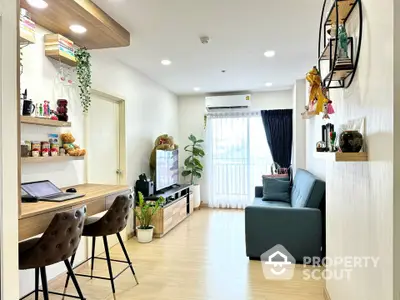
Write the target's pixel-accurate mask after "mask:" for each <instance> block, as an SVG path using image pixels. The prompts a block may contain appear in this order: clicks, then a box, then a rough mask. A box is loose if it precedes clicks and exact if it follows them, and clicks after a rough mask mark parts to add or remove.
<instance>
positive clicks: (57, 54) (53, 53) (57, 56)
mask: <svg viewBox="0 0 400 300" xmlns="http://www.w3.org/2000/svg"><path fill="white" fill-rule="evenodd" d="M44 54H45V55H46V56H47V57H49V58H52V59H54V60H56V61H58V62H61V63H63V64H66V65H68V66H71V67H76V60H72V59H70V58H69V57H66V56H64V55H63V52H62V51H60V50H45V52H44Z"/></svg>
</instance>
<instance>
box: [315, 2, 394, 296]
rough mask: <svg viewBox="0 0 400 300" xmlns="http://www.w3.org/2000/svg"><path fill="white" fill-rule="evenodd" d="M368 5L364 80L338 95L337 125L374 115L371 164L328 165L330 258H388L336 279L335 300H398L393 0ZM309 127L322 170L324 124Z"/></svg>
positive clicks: (332, 283) (369, 132) (360, 74)
mask: <svg viewBox="0 0 400 300" xmlns="http://www.w3.org/2000/svg"><path fill="white" fill-rule="evenodd" d="M362 3H363V9H364V33H363V42H362V48H361V54H360V63H359V66H358V70H357V75H356V77H355V80H354V82H353V84H352V86H351V87H350V88H349V89H346V90H332V91H331V99H332V100H333V103H334V107H335V109H336V115H335V125H336V126H338V125H339V124H343V123H346V122H347V121H348V120H352V119H357V118H360V117H365V118H366V143H367V146H368V152H369V153H368V155H369V162H364V163H360V162H359V163H334V162H328V163H327V164H326V182H327V199H326V201H327V256H328V257H331V258H335V257H347V256H351V257H354V256H373V257H379V258H380V261H379V265H378V268H373V267H372V266H369V267H368V268H355V269H354V270H353V271H352V273H351V279H350V280H328V281H327V283H326V286H327V290H328V292H329V294H330V296H331V299H332V300H341V299H352V300H376V299H382V300H391V299H394V295H393V286H394V282H393V263H394V258H393V257H394V253H393V209H394V205H393V163H394V161H393V140H394V128H393V104H394V96H393V33H394V31H393V1H392V0H382V1H378V2H377V1H375V0H364V1H362ZM355 13H356V14H357V9H356V10H355ZM353 21H354V20H353ZM353 24H354V23H353ZM350 25H351V24H350ZM349 28H350V29H351V28H352V26H350V27H349ZM308 122H309V124H308V126H307V130H308V132H307V135H308V136H310V137H311V138H310V140H309V141H308V142H307V155H308V156H307V166H308V168H309V169H310V170H312V171H314V172H315V170H317V173H318V172H321V173H322V172H323V167H322V165H323V164H325V163H324V162H322V161H317V160H315V159H313V158H312V153H313V152H314V151H315V142H316V141H318V140H319V139H320V136H321V133H320V131H321V129H320V127H319V125H320V123H321V121H320V120H318V119H317V118H315V119H313V120H311V121H308ZM397 256H398V253H396V257H397ZM341 268H343V266H339V269H341ZM328 269H329V270H332V267H329V268H328ZM397 284H398V283H397ZM395 299H399V294H398V292H397V293H396V298H395Z"/></svg>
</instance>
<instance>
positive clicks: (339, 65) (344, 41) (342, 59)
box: [335, 24, 353, 70]
mask: <svg viewBox="0 0 400 300" xmlns="http://www.w3.org/2000/svg"><path fill="white" fill-rule="evenodd" d="M338 37H339V44H338V54H337V62H336V65H335V68H336V69H339V70H348V69H352V68H353V63H352V61H351V59H350V58H349V55H348V36H347V32H346V28H345V26H344V24H340V25H339V31H338Z"/></svg>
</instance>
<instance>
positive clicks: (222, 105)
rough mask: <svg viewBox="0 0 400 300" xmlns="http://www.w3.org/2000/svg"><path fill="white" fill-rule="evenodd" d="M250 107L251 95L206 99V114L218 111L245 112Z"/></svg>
mask: <svg viewBox="0 0 400 300" xmlns="http://www.w3.org/2000/svg"><path fill="white" fill-rule="evenodd" d="M250 106H251V95H249V94H247V95H233V96H214V97H206V109H207V111H208V112H212V111H219V110H246V109H248V108H250Z"/></svg>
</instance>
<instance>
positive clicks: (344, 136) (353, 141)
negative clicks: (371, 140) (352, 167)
mask: <svg viewBox="0 0 400 300" xmlns="http://www.w3.org/2000/svg"><path fill="white" fill-rule="evenodd" d="M363 143H364V139H363V136H362V134H361V133H359V132H358V131H356V130H347V131H343V132H342V133H341V135H340V139H339V146H340V150H342V152H353V153H354V152H360V150H361V148H362V146H363Z"/></svg>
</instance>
